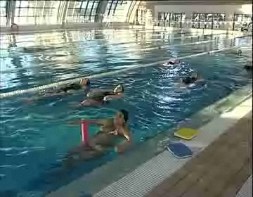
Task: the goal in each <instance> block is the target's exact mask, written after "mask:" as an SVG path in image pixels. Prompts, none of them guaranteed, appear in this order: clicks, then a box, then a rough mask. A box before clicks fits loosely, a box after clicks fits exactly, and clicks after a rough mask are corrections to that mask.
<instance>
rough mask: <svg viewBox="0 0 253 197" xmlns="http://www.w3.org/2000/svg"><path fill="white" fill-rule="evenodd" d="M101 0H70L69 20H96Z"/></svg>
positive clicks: (67, 18)
mask: <svg viewBox="0 0 253 197" xmlns="http://www.w3.org/2000/svg"><path fill="white" fill-rule="evenodd" d="M98 3H99V0H86V1H85V0H84V1H70V2H69V6H68V10H67V16H66V21H67V22H94V21H95V16H96V14H97V7H98Z"/></svg>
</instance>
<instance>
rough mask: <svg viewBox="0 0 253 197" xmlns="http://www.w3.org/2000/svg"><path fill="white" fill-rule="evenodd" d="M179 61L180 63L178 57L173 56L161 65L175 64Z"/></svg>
mask: <svg viewBox="0 0 253 197" xmlns="http://www.w3.org/2000/svg"><path fill="white" fill-rule="evenodd" d="M180 63H181V62H180V60H179V59H174V58H172V59H169V61H167V62H165V63H164V64H163V66H174V65H177V64H180Z"/></svg>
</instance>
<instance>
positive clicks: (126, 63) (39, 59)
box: [0, 31, 232, 93]
mask: <svg viewBox="0 0 253 197" xmlns="http://www.w3.org/2000/svg"><path fill="white" fill-rule="evenodd" d="M127 33H128V32H124V31H123V32H119V35H118V37H119V38H118V39H117V36H116V37H115V38H112V37H109V38H108V39H101V37H105V36H103V34H102V33H101V32H100V34H101V36H100V37H99V38H98V39H94V40H87V41H86V42H85V41H80V40H79V42H78V41H72V42H63V43H60V44H57V46H56V45H50V46H47V45H44V46H43V45H41V46H29V45H28V46H27V44H26V43H25V42H20V43H19V42H18V40H17V44H16V45H17V47H12V48H8V46H6V45H4V44H3V45H2V44H1V47H2V48H1V59H0V65H1V79H0V84H1V89H0V93H2V92H9V91H14V90H18V89H27V88H31V87H36V86H39V85H45V84H49V83H52V82H58V81H61V80H66V79H70V78H76V77H80V76H83V75H91V74H95V73H101V72H105V71H111V70H116V69H122V68H126V67H131V66H133V65H136V64H137V65H141V64H142V65H143V64H147V63H151V62H156V61H159V60H163V59H164V60H166V59H167V58H168V57H171V56H185V55H190V54H192V53H198V52H203V51H206V50H212V49H213V50H214V49H217V48H221V47H224V46H225V45H229V44H231V42H232V41H231V40H228V39H227V37H226V35H223V34H221V35H213V36H212V35H207V36H200V37H199V38H198V37H196V35H191V34H186V35H184V37H186V38H185V39H183V38H182V39H178V38H181V36H182V35H174V34H172V35H173V37H172V38H171V36H170V37H168V36H166V37H164V38H162V39H160V37H161V35H160V34H162V33H160V34H157V33H153V34H152V35H150V36H149V37H150V38H149V37H148V38H145V39H144V41H141V42H140V41H138V40H139V38H140V37H143V35H144V36H145V35H146V34H145V32H144V33H139V34H137V35H138V36H136V35H132V36H131V34H130V35H129V36H127ZM62 34H63V33H62ZM122 34H123V35H122ZM74 35H75V34H74ZM74 35H73V36H74ZM148 35H149V34H148ZM58 36H60V35H58ZM123 36H125V37H123ZM189 36H192V37H193V38H187V37H189ZM122 37H123V38H122ZM28 38H29V37H28ZM127 38H128V39H127ZM175 38H177V39H175ZM215 38H217V41H218V38H219V39H220V40H219V41H220V42H219V44H217V41H216V42H213V43H212V42H209V43H203V44H196V45H185V44H189V43H192V42H198V41H207V40H210V39H215ZM20 39H21V38H20ZM44 39H46V38H44ZM173 39H174V40H173ZM21 41H22V39H21ZM138 43H139V44H138ZM180 44H181V46H180ZM175 45H176V46H175ZM24 47H26V48H28V49H30V50H29V51H24ZM158 47H162V48H161V49H159V48H158ZM154 54H159V56H157V55H154Z"/></svg>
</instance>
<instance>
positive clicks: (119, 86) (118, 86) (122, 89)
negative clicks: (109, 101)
mask: <svg viewBox="0 0 253 197" xmlns="http://www.w3.org/2000/svg"><path fill="white" fill-rule="evenodd" d="M119 88H120V89H121V92H124V87H123V85H121V84H119V85H117V86H116V87H115V88H114V90H113V92H114V93H116V91H117V90H118V89H119Z"/></svg>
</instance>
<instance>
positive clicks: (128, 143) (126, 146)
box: [115, 129, 132, 153]
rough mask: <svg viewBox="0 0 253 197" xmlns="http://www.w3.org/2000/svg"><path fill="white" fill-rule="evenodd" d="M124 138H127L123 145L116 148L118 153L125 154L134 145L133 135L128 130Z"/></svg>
mask: <svg viewBox="0 0 253 197" xmlns="http://www.w3.org/2000/svg"><path fill="white" fill-rule="evenodd" d="M124 137H125V140H124V142H122V143H121V144H119V145H117V146H116V147H115V151H116V152H118V153H123V152H125V151H126V150H127V149H129V147H130V146H131V145H132V135H131V133H130V132H129V130H128V129H127V130H126V132H125V133H124Z"/></svg>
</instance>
